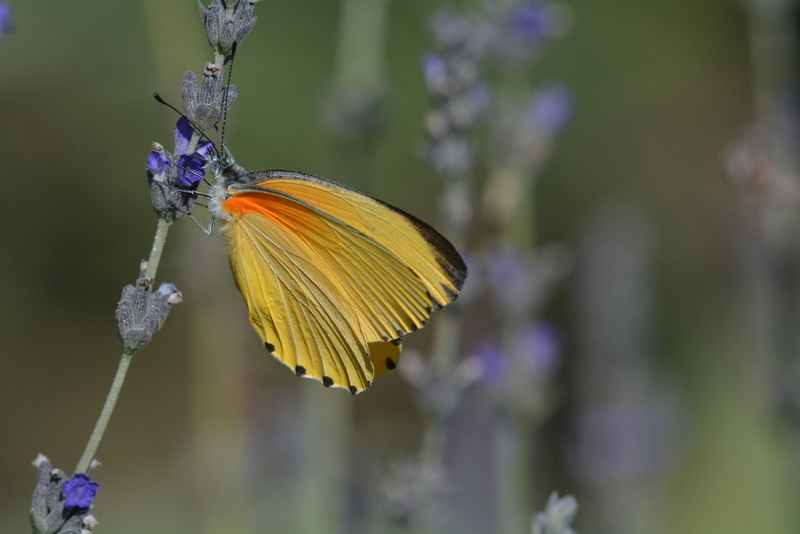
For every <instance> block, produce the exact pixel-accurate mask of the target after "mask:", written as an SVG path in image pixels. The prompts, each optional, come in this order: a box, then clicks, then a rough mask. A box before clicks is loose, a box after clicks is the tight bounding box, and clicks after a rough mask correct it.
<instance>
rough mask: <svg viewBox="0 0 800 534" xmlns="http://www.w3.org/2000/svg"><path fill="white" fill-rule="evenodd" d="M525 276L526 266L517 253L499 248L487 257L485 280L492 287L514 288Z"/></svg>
mask: <svg viewBox="0 0 800 534" xmlns="http://www.w3.org/2000/svg"><path fill="white" fill-rule="evenodd" d="M526 274H527V265H525V263H524V262H523V261H522V258H521V257H520V255H519V254H518V253H517V251H515V250H513V249H510V248H500V249H497V250H496V251H494V252H493V253H492V254H491V255H490V256H489V262H488V265H487V278H488V281H489V285H491V286H494V287H500V288H502V287H513V286H516V285H517V284H518V283H519V282H520V281H521V280H522V279H523V278H524V277H525V276H526Z"/></svg>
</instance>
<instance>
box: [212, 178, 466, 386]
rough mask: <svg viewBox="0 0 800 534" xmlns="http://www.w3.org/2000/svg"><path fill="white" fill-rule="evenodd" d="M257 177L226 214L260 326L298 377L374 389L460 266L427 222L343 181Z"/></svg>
mask: <svg viewBox="0 0 800 534" xmlns="http://www.w3.org/2000/svg"><path fill="white" fill-rule="evenodd" d="M249 176H250V179H251V180H252V182H251V183H249V184H235V185H231V186H230V187H229V188H228V194H229V195H230V196H229V198H227V199H226V200H224V201H222V202H221V203H220V210H221V212H222V213H223V219H224V224H223V230H222V233H223V238H224V241H225V244H226V248H227V250H228V258H229V260H230V264H231V269H232V271H233V274H234V279H235V280H236V284H237V286H238V287H239V290H240V291H241V292H242V295H243V296H244V298H245V300H246V301H247V305H248V309H249V317H250V322H251V323H252V324H253V326H254V327H255V328H256V330H257V331H258V332H259V334H260V335H261V337H262V339H263V341H264V343H265V346H266V347H267V349H269V350H270V351H271V352H272V353H273V354H274V355H275V356H276V357H277V358H278V359H280V360H281V361H282V362H283V363H284V364H286V365H288V366H289V367H291V368H293V369H294V370H295V372H296V373H297V374H298V375H303V376H308V377H313V378H316V379H319V380H321V381H322V382H323V383H324V384H325V385H326V386H337V387H344V388H347V389H349V390H350V391H352V392H353V393H356V392H358V391H361V390H363V389H365V388H366V387H368V386H369V384H370V382H371V381H372V378H373V377H374V376H376V375H378V374H381V373H383V372H386V371H388V370H391V369H392V368H394V366H395V365H396V362H397V358H398V357H399V354H400V344H399V337H400V336H401V335H403V334H405V333H407V332H410V331H414V330H416V329H417V328H420V327H421V326H423V325H424V324H425V322H426V321H427V319H428V317H429V316H430V314H431V313H432V311H433V310H434V309H438V308H439V307H441V306H444V305H445V304H447V303H448V302H450V301H451V300H453V299H454V298H455V297H456V295H457V294H458V291H459V290H460V289H461V287H462V285H463V283H464V279H465V278H466V267H465V266H464V263H463V261H462V260H461V257H460V256H459V255H458V253H457V252H456V251H455V249H454V248H453V246H452V245H451V244H450V243H449V242H448V241H447V240H446V239H444V238H443V237H442V236H441V235H439V234H438V233H437V232H436V231H435V230H433V229H432V228H430V227H429V226H427V225H426V224H425V223H422V222H421V221H418V220H417V219H415V218H413V217H411V216H410V215H408V214H406V213H404V212H402V211H400V210H398V209H396V208H393V207H391V206H389V205H387V204H384V203H382V202H380V201H377V200H375V199H372V198H371V197H368V196H366V195H363V194H361V193H358V192H356V191H354V190H351V189H348V188H345V187H343V186H340V185H338V184H336V183H334V182H330V181H328V180H324V179H322V178H317V177H315V176H311V175H307V174H303V173H295V172H288V171H257V172H254V173H250V175H249Z"/></svg>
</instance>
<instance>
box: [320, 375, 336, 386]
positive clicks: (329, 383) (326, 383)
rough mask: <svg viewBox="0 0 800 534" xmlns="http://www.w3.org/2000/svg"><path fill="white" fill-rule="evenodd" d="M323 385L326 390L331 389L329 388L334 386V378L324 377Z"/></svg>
mask: <svg viewBox="0 0 800 534" xmlns="http://www.w3.org/2000/svg"><path fill="white" fill-rule="evenodd" d="M322 385H324V386H325V387H326V388H329V387H331V386H333V378H331V377H329V376H323V377H322Z"/></svg>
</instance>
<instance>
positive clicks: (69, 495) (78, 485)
mask: <svg viewBox="0 0 800 534" xmlns="http://www.w3.org/2000/svg"><path fill="white" fill-rule="evenodd" d="M99 487H100V484H98V483H97V482H92V480H91V479H90V478H89V475H86V474H84V473H78V474H76V475H75V476H73V477H72V478H71V479H69V480H67V481H66V482H64V485H63V486H62V487H61V491H62V492H63V493H64V506H65V507H66V508H89V506H90V505H91V504H92V499H94V496H95V495H96V494H97V488H99Z"/></svg>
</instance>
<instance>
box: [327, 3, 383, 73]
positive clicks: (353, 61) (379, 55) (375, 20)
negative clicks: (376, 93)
mask: <svg viewBox="0 0 800 534" xmlns="http://www.w3.org/2000/svg"><path fill="white" fill-rule="evenodd" d="M388 9H389V0H343V1H342V8H341V17H340V19H339V42H338V44H337V54H336V57H337V60H336V63H337V64H336V83H339V84H345V85H353V84H362V85H366V86H368V87H380V86H382V85H383V79H384V73H383V56H384V54H383V49H384V34H385V29H386V14H387V12H388Z"/></svg>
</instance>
